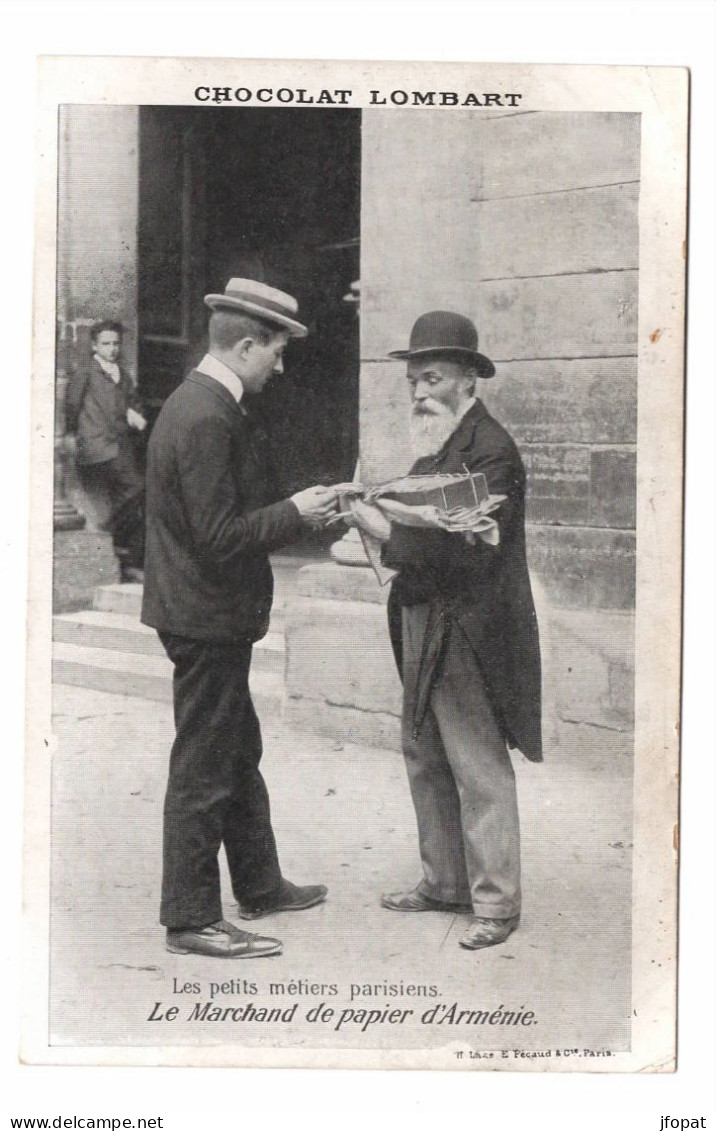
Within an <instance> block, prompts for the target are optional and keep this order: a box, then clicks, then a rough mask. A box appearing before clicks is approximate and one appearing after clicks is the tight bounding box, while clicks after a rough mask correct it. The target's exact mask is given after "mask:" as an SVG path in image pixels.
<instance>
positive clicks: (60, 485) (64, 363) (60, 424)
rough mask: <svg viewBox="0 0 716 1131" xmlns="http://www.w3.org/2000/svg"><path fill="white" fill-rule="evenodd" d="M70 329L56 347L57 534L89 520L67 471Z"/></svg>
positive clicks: (59, 330) (61, 331)
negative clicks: (70, 493) (70, 489)
mask: <svg viewBox="0 0 716 1131" xmlns="http://www.w3.org/2000/svg"><path fill="white" fill-rule="evenodd" d="M66 331H67V327H66V326H63V325H62V324H61V323H60V324H58V327H57V337H56V345H55V350H56V353H55V443H54V457H55V458H54V464H55V466H54V472H55V484H54V488H55V489H54V497H53V509H52V525H53V528H54V529H55V530H81V529H82V528H83V526H84V525H85V522H86V518H85V516H84V515H83V514H81V513H80V511H79V510H78V509H77V507H75V506H74V505H73V503H72V502H71V501H70V500H69V499H68V497H67V469H68V462H69V460H70V459H71V458H72V457H71V456H70V454H69V452H68V451H67V447H66V439H65V434H66V429H65V398H66V395H67V380H68V368H69V367H68V356H67V353H68V342H67V339H66V336H65V335H66Z"/></svg>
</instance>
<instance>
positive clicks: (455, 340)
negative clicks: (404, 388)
mask: <svg viewBox="0 0 716 1131" xmlns="http://www.w3.org/2000/svg"><path fill="white" fill-rule="evenodd" d="M428 353H440V354H446V355H447V356H450V355H451V354H454V355H455V356H462V357H469V358H470V359H471V360H472V362H473V364H474V365H475V368H476V369H477V372H478V374H479V376H480V377H494V376H495V367H494V365H493V364H492V362H491V361H490V359H489V357H485V355H484V353H479V352H478V349H477V329H476V328H475V324H474V322H471V321H470V319H469V318H466V317H465V316H464V314H453V312H452V311H450V310H430V311H428V313H427V314H421V315H420V318H418V320H417V322H416V323H415V325H414V326H413V328H412V330H411V331H410V342H409V344H408V348H407V349H406V350H393V351H392V353H390V354H388V356H389V357H394V358H396V359H397V360H401V361H402V360H403V359H406V358H407V359H409V358H411V357H421V356H422V355H423V354H428Z"/></svg>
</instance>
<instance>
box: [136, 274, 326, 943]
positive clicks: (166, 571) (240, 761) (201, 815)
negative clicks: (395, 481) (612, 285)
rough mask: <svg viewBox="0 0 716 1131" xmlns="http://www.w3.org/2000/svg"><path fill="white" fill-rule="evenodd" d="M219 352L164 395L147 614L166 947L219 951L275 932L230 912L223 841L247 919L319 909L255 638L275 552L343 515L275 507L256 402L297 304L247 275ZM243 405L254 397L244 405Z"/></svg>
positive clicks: (150, 491) (295, 504)
mask: <svg viewBox="0 0 716 1131" xmlns="http://www.w3.org/2000/svg"><path fill="white" fill-rule="evenodd" d="M205 302H206V303H207V305H208V306H209V307H210V308H211V310H212V314H211V318H210V321H209V352H208V354H207V355H206V356H205V357H204V359H203V360H202V361H201V362H200V364H199V365H198V366H197V367H196V369H194V370H193V371H192V372H191V373H189V375H188V376H187V378H186V379H185V381H184V382H183V384H182V385H180V386H179V388H178V389H176V390H175V391H174V393H172V395H171V396H170V397H169V399H168V400H167V401H166V403H165V404H164V406H163V408H162V411H161V413H160V414H159V418H158V420H157V423H156V424H155V426H154V430H153V433H152V437H151V440H150V443H149V452H148V462H147V549H146V571H145V586H144V602H143V606H142V620H143V621H144V623H145V624H149V625H152V626H153V627H154V628H156V630H157V632H158V633H159V636H160V638H161V641H162V643H163V645H164V648H165V649H166V652H167V654H168V655H169V657H170V659H171V660H172V662H173V663H174V715H175V721H176V740H175V742H174V745H173V747H172V753H171V759H170V764H169V782H168V786H167V793H166V800H165V806H164V873H163V881H162V902H161V914H160V918H161V922H162V923H163V924H164V926H165V927H166V928H167V948H168V949H169V950H171V951H173V952H175V953H180V954H181V953H190V952H192V953H196V954H204V955H211V956H214V957H218V958H256V957H260V956H262V955H269V954H278V953H280V951H281V943H280V941H279V940H278V939H275V938H270V937H262V936H260V935H254V934H250V933H248V932H246V931H242V930H239V929H238V928H237V927H236V926H235V925H234V924H232V923H230V922H227V921H226V920H225V919H224V918H223V913H222V908H221V892H220V883H219V863H218V853H219V849H220V847H221V845H222V844H223V846H224V849H225V851H226V858H227V861H228V865H229V873H230V876H231V885H232V888H233V893H234V896H235V898H236V901H237V903H238V904H239V915H240V917H241V918H242V919H258V918H261V917H263V916H264V915H270V914H272V913H274V912H279V911H301V910H303V909H305V908H308V907H313V906H314V905H315V904H317V903H321V902H322V901H323V900H324V899H325V897H326V888H325V887H324V886H323V885H312V886H308V887H297V886H296V885H294V884H292V883H289V882H288V881H287V880H285V879H284V878H283V876H282V875H281V869H280V866H279V861H278V853H277V849H276V842H275V839H274V834H273V829H272V827H271V817H270V811H269V799H268V793H267V790H266V786H265V784H264V780H263V777H262V776H261V773H260V770H259V761H260V758H261V753H262V747H261V731H260V728H259V722H258V719H257V717H256V713H255V711H254V708H253V704H252V702H251V695H250V692H249V683H248V680H249V666H250V663H251V647H252V644H254V643H255V642H256V641H257V640H260V639H261V638H262V637H263V636H264V635H265V634H266V632H267V631H268V626H269V614H270V611H271V600H272V593H273V577H272V574H271V566H270V563H269V558H268V554H269V551H271V550H276V549H278V548H279V547H280V546H284V545H286V544H287V543H290V542H291V541H293V540H294V539H295V538H296V537H297V536H298V535H299V534H300V533H301V530H302V528H303V526H304V525H305V524H311V525H316V524H321V523H322V522H323V521H324V520H325V519H326V518H328V516H329V515H330V514H331V513H333V512H334V511H335V508H336V495H335V491H333V490H332V489H330V488H326V487H311V488H309V489H308V490H305V491H301V492H299V493H298V494H296V495H293V496H292V498H290V499H283V500H280V501H277V499H276V493H275V490H274V487H273V484H272V479H271V472H270V467H269V461H268V452H267V437H266V435H265V434H264V433H263V432H262V431H261V429H260V428H259V427H258V426H257V424H256V423H255V422H254V420H253V418H252V415H251V407H250V401H251V399H252V398H253V397H255V396H256V395H257V394H259V393H260V392H261V390H262V389H263V388H264V386H265V384H266V382H267V381H269V380H270V379H271V377H273V376H274V375H277V374H280V373H282V372H283V362H282V358H283V352H284V349H285V348H286V345H287V343H288V340H289V338H290V337H296V338H299V337H304V336H305V335H306V333H307V330H306V327H305V326H303V325H301V323H300V322H297V321H296V313H297V310H298V306H297V303H296V300H295V299H294V298H292V297H291V296H290V295H287V294H284V293H283V292H282V291H277V290H274V289H273V288H271V287H268V286H265V285H264V284H262V283H257V282H254V281H253V280H250V279H231V280H230V281H229V283H228V285H227V287H226V291H225V293H224V294H223V295H221V294H219V295H217V294H211V295H207V296H206V299H205ZM247 402H249V403H247Z"/></svg>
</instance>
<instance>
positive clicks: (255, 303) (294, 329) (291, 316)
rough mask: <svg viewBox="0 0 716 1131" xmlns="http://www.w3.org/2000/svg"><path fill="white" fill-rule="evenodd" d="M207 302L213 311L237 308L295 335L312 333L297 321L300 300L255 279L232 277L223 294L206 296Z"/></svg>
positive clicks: (292, 335)
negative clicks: (298, 301)
mask: <svg viewBox="0 0 716 1131" xmlns="http://www.w3.org/2000/svg"><path fill="white" fill-rule="evenodd" d="M204 302H205V303H206V305H207V306H210V307H211V309H212V310H237V311H240V312H241V313H242V314H250V315H252V316H253V317H254V318H260V319H261V320H262V321H263V322H270V323H271V324H272V325H273V326H280V327H281V328H282V329H284V330H288V332H289V335H290V336H291V337H292V338H305V337H306V335H307V333H308V329H307V327H306V326H303V325H302V324H301V323H300V322H297V321H296V317H295V316H296V315H297V314H298V303H297V302H296V299H295V298H293V297H292V296H291V295H287V294H286V293H285V291H277V290H275V288H274V287H267V286H266V284H265V283H257V282H256V281H255V280H254V279H229V281H228V283H227V284H226V290H225V291H224V293H223V295H205V297H204Z"/></svg>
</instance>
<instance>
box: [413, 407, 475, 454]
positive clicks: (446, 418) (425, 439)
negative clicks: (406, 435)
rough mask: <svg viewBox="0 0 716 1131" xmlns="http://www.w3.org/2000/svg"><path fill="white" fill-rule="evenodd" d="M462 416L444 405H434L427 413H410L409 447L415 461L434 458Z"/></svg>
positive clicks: (414, 411)
mask: <svg viewBox="0 0 716 1131" xmlns="http://www.w3.org/2000/svg"><path fill="white" fill-rule="evenodd" d="M461 420H462V415H460V414H457V415H456V414H455V413H454V412H452V410H451V409H449V408H447V407H446V406H445V405H435V406H434V407H433V408H431V411H430V412H429V413H426V412H416V410H415V408H413V409H412V411H411V413H410V446H411V448H412V450H413V455H414V456H415V458H416V459H422V458H423V457H425V456H434V455H435V453H436V452H439V451H440V449H441V448H442V446H443V444H445V443H447V441H448V440H449V439H450V437H451V436H452V434H453V432H454V431H455V429H456V428H457V426H458V424H459V423H460V421H461Z"/></svg>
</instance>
